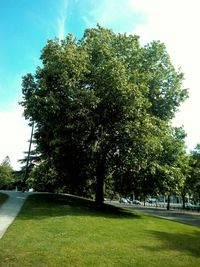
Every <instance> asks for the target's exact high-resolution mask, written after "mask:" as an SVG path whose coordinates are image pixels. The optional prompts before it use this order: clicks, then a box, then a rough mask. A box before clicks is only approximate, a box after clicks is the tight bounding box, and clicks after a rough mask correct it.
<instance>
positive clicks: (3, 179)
mask: <svg viewBox="0 0 200 267" xmlns="http://www.w3.org/2000/svg"><path fill="white" fill-rule="evenodd" d="M13 181H14V176H13V169H12V167H11V165H10V159H9V157H8V156H7V157H6V158H5V159H4V160H3V161H2V163H1V164H0V189H9V188H11V187H12V184H13Z"/></svg>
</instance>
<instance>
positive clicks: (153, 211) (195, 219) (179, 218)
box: [106, 201, 200, 227]
mask: <svg viewBox="0 0 200 267" xmlns="http://www.w3.org/2000/svg"><path fill="white" fill-rule="evenodd" d="M106 203H108V204H111V205H114V206H118V207H124V208H130V209H133V210H138V211H142V212H144V213H146V214H149V215H152V216H157V217H160V218H164V219H168V220H172V221H176V222H180V223H186V224H190V225H193V226H198V227H200V213H199V212H189V211H184V210H180V211H177V210H169V211H168V210H166V209H164V208H156V207H150V206H145V207H144V206H139V205H127V204H120V203H119V202H117V201H112V202H111V203H110V202H106Z"/></svg>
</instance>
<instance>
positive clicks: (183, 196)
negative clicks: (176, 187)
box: [182, 195, 185, 209]
mask: <svg viewBox="0 0 200 267" xmlns="http://www.w3.org/2000/svg"><path fill="white" fill-rule="evenodd" d="M182 199H183V209H185V195H182Z"/></svg>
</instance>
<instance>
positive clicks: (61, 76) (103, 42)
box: [22, 26, 187, 205]
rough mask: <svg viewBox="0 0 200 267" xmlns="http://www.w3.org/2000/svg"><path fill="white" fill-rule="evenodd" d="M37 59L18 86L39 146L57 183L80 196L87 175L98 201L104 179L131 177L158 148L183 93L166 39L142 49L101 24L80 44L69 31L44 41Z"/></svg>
mask: <svg viewBox="0 0 200 267" xmlns="http://www.w3.org/2000/svg"><path fill="white" fill-rule="evenodd" d="M41 60H42V67H38V68H37V70H36V72H35V74H34V75H33V74H27V75H26V76H25V77H24V78H23V84H22V91H23V96H24V99H23V101H22V105H23V106H24V108H25V112H24V114H25V117H26V118H27V119H30V120H31V121H35V123H36V130H35V139H36V143H37V149H38V151H40V153H41V156H42V160H43V161H45V166H50V167H51V168H52V166H53V168H54V169H55V173H56V174H57V176H56V181H57V185H60V186H63V185H65V189H66V190H67V191H68V192H73V193H81V192H83V188H85V187H86V185H87V180H88V179H92V180H93V182H94V184H95V192H96V202H97V204H98V205H101V204H102V203H103V187H104V182H105V178H106V177H107V176H112V177H113V179H115V173H116V175H117V174H118V176H120V177H121V175H122V174H125V173H131V174H133V176H134V177H135V175H134V173H137V172H138V171H139V170H140V169H141V167H143V168H144V167H145V166H146V165H147V161H150V158H151V155H152V154H153V153H156V149H157V148H159V146H160V145H159V138H156V133H157V131H158V129H159V127H160V124H161V123H163V122H164V123H168V122H169V120H170V119H171V118H172V117H173V115H174V112H175V111H176V109H177V108H178V106H179V105H180V103H181V102H182V101H183V100H184V99H185V97H186V95H187V93H186V90H182V89H181V81H182V78H183V76H182V74H181V73H179V72H177V71H175V69H174V67H173V66H172V64H171V63H170V59H169V56H168V54H167V52H166V49H165V46H164V45H163V44H161V43H159V42H153V43H151V44H148V45H147V46H145V47H142V46H140V43H139V37H138V36H131V35H125V34H115V33H113V32H112V31H111V30H108V29H104V28H102V27H100V26H97V28H93V29H87V30H86V31H85V33H84V36H83V38H82V39H81V40H80V41H77V40H76V39H75V38H74V37H73V36H72V35H70V34H69V35H68V36H67V37H66V38H65V39H64V40H63V41H59V40H58V39H55V40H50V41H48V43H47V45H46V46H45V47H44V49H43V51H42V55H41ZM119 164H120V165H119ZM118 168H119V169H120V172H118V171H117V170H118ZM119 173H120V175H119ZM119 190H120V188H119Z"/></svg>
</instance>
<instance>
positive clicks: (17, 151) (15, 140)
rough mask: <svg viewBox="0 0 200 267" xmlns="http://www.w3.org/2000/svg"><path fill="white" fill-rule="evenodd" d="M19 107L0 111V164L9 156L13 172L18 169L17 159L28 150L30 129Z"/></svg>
mask: <svg viewBox="0 0 200 267" xmlns="http://www.w3.org/2000/svg"><path fill="white" fill-rule="evenodd" d="M22 113H23V109H22V107H20V106H16V105H15V106H12V107H11V108H10V109H9V110H7V111H0V125H1V130H0V162H1V161H2V160H3V159H4V158H5V157H6V156H9V157H10V160H11V165H12V167H13V168H14V169H15V170H19V169H20V164H19V162H18V160H19V159H21V158H23V157H24V155H23V152H24V151H27V150H28V140H29V138H30V133H31V129H30V127H28V125H27V122H26V121H25V119H24V117H22Z"/></svg>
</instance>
